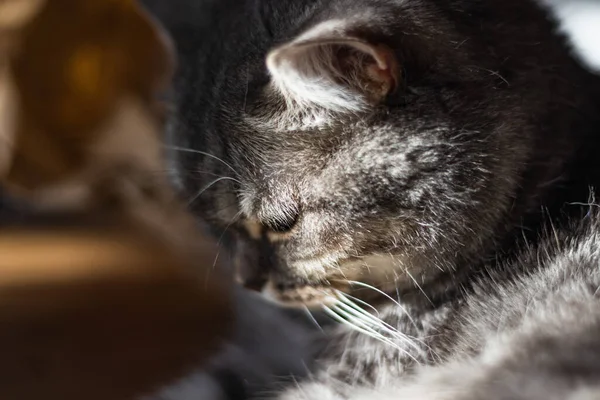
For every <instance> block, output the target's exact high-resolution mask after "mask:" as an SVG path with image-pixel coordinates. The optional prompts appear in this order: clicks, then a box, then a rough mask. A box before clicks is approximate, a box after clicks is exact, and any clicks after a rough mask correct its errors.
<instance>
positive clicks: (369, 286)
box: [348, 281, 418, 328]
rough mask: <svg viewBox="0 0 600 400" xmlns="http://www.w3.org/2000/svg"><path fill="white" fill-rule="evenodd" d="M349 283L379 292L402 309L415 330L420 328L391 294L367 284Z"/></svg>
mask: <svg viewBox="0 0 600 400" xmlns="http://www.w3.org/2000/svg"><path fill="white" fill-rule="evenodd" d="M348 283H349V284H351V285H356V286H361V287H364V288H367V289H371V290H373V291H375V292H377V293H379V294H381V295H382V296H384V297H386V298H388V299H389V300H391V301H392V302H393V303H394V304H396V305H397V306H398V307H399V308H400V309H401V310H402V311H403V312H404V314H406V316H407V317H408V319H409V320H410V322H411V323H412V324H413V326H414V327H415V328H418V326H417V324H416V323H415V321H414V319H413V318H412V317H411V316H410V314H409V313H408V310H407V309H406V308H405V307H404V306H403V305H402V304H400V302H399V301H396V300H394V298H393V297H391V296H390V295H389V294H387V293H385V292H383V291H382V290H379V289H377V288H376V287H374V286H371V285H367V284H366V283H363V282H358V281H348Z"/></svg>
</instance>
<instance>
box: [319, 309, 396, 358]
mask: <svg viewBox="0 0 600 400" xmlns="http://www.w3.org/2000/svg"><path fill="white" fill-rule="evenodd" d="M323 311H325V312H326V313H327V314H328V315H329V316H331V317H332V318H333V319H335V320H336V321H338V322H340V323H342V324H344V325H348V326H349V327H351V328H352V329H354V330H355V331H357V332H360V333H363V334H365V335H367V336H369V337H372V338H373V339H377V340H380V341H382V342H384V343H386V344H389V345H390V346H392V347H394V348H396V349H399V350H402V349H401V348H400V346H398V345H397V344H396V343H394V342H392V341H391V340H389V339H387V338H386V337H385V336H383V335H381V334H380V333H377V332H375V331H373V330H367V329H363V328H361V327H359V326H356V325H354V324H352V323H351V322H350V321H348V320H347V319H345V318H343V317H341V316H340V315H338V314H336V313H335V312H334V311H333V310H332V309H330V308H329V307H327V306H323Z"/></svg>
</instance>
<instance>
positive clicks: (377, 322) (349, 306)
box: [337, 299, 422, 352]
mask: <svg viewBox="0 0 600 400" xmlns="http://www.w3.org/2000/svg"><path fill="white" fill-rule="evenodd" d="M337 304H338V305H337V306H338V307H343V308H344V309H345V310H347V311H348V312H349V313H351V314H353V315H355V316H356V317H357V318H360V319H361V320H362V321H365V322H370V323H372V324H374V327H376V328H378V329H381V330H383V331H385V332H387V333H388V334H390V335H392V336H393V338H394V339H398V340H401V341H403V342H404V343H407V344H408V345H409V346H411V347H413V348H414V349H415V350H417V351H418V352H421V350H422V349H421V347H419V345H417V344H415V341H414V340H413V339H412V338H411V337H409V336H408V335H406V334H404V333H402V332H400V331H399V330H398V329H396V328H394V327H392V326H391V325H389V324H388V323H386V322H385V321H383V320H381V319H378V318H375V317H374V316H373V315H371V314H369V313H368V312H366V311H365V310H363V309H362V308H360V307H358V306H357V305H356V304H353V303H352V302H350V301H348V300H347V299H344V300H342V302H339V303H337Z"/></svg>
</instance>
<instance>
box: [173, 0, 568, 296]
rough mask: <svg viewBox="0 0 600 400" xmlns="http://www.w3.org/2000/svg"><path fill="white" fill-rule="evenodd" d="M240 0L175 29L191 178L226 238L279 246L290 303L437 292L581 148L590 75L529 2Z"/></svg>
mask: <svg viewBox="0 0 600 400" xmlns="http://www.w3.org/2000/svg"><path fill="white" fill-rule="evenodd" d="M230 3H231V4H227V5H226V6H223V7H222V8H220V9H219V8H218V7H217V9H216V11H215V10H214V9H213V13H214V14H212V16H213V19H214V20H213V22H211V23H209V22H208V21H204V22H203V23H206V25H207V26H208V27H207V28H205V30H204V31H202V33H201V34H197V33H196V35H195V36H194V35H191V34H190V32H192V31H193V29H198V28H197V27H194V26H193V23H190V25H189V26H188V27H187V28H186V29H184V28H181V26H180V29H179V30H178V31H176V32H175V34H176V40H178V41H179V42H180V48H181V49H182V50H181V58H182V61H181V63H182V65H183V67H182V70H181V75H180V81H179V84H178V88H179V91H180V93H179V98H178V102H179V111H178V121H177V122H176V124H175V125H174V127H173V132H174V133H175V135H174V137H175V139H176V143H177V145H178V146H179V147H180V148H179V151H177V154H178V156H179V161H180V164H179V167H180V172H181V173H180V177H181V179H182V182H183V183H184V184H185V186H186V188H187V190H188V191H189V193H190V196H191V204H192V207H194V208H195V209H196V210H199V211H200V212H202V213H203V215H204V216H205V217H206V218H207V219H210V220H213V221H214V222H215V225H216V226H217V227H218V230H217V232H218V233H219V234H221V233H222V232H223V231H224V230H235V229H240V230H242V231H246V236H249V237H253V238H255V239H258V240H268V241H269V242H270V243H272V244H273V249H274V251H273V261H274V262H273V263H272V266H271V267H270V270H269V271H268V279H269V285H268V287H269V288H270V289H271V292H272V294H274V295H275V296H276V297H277V298H278V299H280V300H282V301H288V302H294V301H300V302H303V303H311V302H320V301H323V299H324V298H325V297H326V296H327V295H329V294H330V288H331V287H334V288H339V289H342V290H349V289H350V288H351V287H352V286H353V285H355V284H353V283H352V282H355V281H356V282H363V283H367V284H369V285H373V286H376V287H378V288H380V289H383V290H391V289H395V288H400V289H401V290H404V288H410V287H412V288H415V287H417V288H419V287H425V286H426V285H428V283H429V282H431V281H433V280H435V279H436V277H438V276H439V274H442V273H451V272H452V271H454V270H456V269H458V268H461V267H462V265H463V264H465V263H468V262H469V261H470V260H472V259H473V257H475V256H481V255H482V254H484V253H485V251H486V250H489V249H490V248H491V246H493V243H494V242H495V239H497V238H498V237H499V235H501V234H502V233H503V232H505V231H506V229H507V227H509V226H510V224H511V223H512V221H514V220H515V217H516V220H518V219H519V218H520V213H523V212H524V210H525V209H526V205H530V204H531V202H530V200H531V198H534V197H536V196H537V195H538V194H539V189H538V187H539V186H541V185H542V184H544V183H546V181H549V180H551V179H553V178H554V177H555V174H556V173H557V170H559V169H560V168H561V165H562V162H563V156H564V154H562V153H565V154H567V153H568V152H569V151H570V150H569V149H568V146H562V145H560V144H559V143H560V138H561V135H562V131H560V129H561V126H562V125H564V121H563V119H564V118H567V117H566V116H565V115H566V113H561V112H559V110H561V107H562V106H561V105H560V104H561V103H564V102H565V101H566V102H570V103H571V104H575V103H574V100H573V98H572V97H569V96H572V87H575V86H576V85H577V84H578V83H576V82H575V80H573V79H572V76H577V74H579V70H578V69H577V67H576V66H575V65H574V63H573V62H572V61H571V60H570V58H568V56H567V55H566V51H565V49H564V48H563V46H562V44H561V42H560V40H559V39H558V38H554V37H553V36H552V33H551V32H552V27H553V26H552V24H551V23H550V22H549V21H547V20H546V17H545V14H544V13H543V12H542V10H540V9H538V8H537V7H536V6H534V5H533V4H531V3H529V2H527V1H525V0H515V1H497V2H496V1H488V2H460V1H450V2H438V1H411V0H408V1H368V2H356V1H328V2H321V3H319V2H294V1H287V2H286V1H281V2H280V1H278V0H272V1H263V2H249V3H252V6H251V5H250V4H244V5H239V4H240V2H238V3H237V4H238V5H237V6H236V5H235V4H234V3H235V2H230ZM255 3H260V4H258V5H256V4H255ZM308 3H310V4H308ZM325 3H326V4H325ZM474 3H476V4H474ZM223 4H225V3H223ZM236 7H237V8H236ZM205 19H206V18H205ZM215 21H217V22H215ZM178 33H179V36H177V34H178ZM186 35H187V36H186ZM192 36H193V37H194V39H191V37H192ZM192 49H193V50H192ZM190 89H191V90H190ZM561 124H562V125H561ZM195 151H196V152H195ZM198 151H199V152H202V153H198ZM552 157H554V160H553V164H552V165H553V167H552V168H546V167H547V164H548V163H549V160H550V159H551V158H552ZM553 168H555V169H553ZM355 286H356V285H355Z"/></svg>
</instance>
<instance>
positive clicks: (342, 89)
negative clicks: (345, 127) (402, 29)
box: [267, 21, 399, 112]
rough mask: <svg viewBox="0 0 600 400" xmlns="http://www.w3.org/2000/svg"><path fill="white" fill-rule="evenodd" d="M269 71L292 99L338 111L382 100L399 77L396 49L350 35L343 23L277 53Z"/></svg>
mask: <svg viewBox="0 0 600 400" xmlns="http://www.w3.org/2000/svg"><path fill="white" fill-rule="evenodd" d="M267 68H268V69H269V72H270V74H271V77H272V80H273V84H274V85H275V87H276V88H277V89H278V90H279V91H280V92H281V94H282V95H283V96H284V97H285V98H286V100H287V101H290V102H293V103H295V104H298V105H300V106H304V107H314V106H317V107H323V108H326V109H329V110H331V111H338V112H344V111H345V112H348V111H350V112H357V111H361V110H363V109H364V108H366V107H367V106H368V105H370V104H374V103H378V102H380V101H381V100H383V99H384V98H385V97H386V96H387V95H388V94H389V93H390V92H391V91H393V90H394V89H395V88H396V86H397V85H398V79H399V70H398V65H397V62H396V58H395V56H394V54H393V52H392V51H391V49H389V48H387V47H386V46H383V45H374V44H371V43H369V42H367V41H366V40H363V39H361V38H358V37H356V36H353V35H348V34H347V30H346V29H345V23H344V22H343V21H328V22H325V23H321V24H319V25H317V26H316V27H313V28H312V29H310V30H309V31H307V32H306V33H304V34H302V35H300V36H299V37H298V38H296V39H295V40H293V41H292V42H290V43H288V44H285V45H283V46H281V47H278V48H276V49H274V50H273V51H271V52H270V53H269V55H268V56H267Z"/></svg>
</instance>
